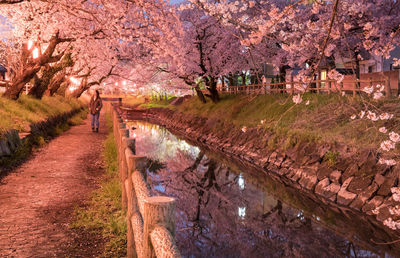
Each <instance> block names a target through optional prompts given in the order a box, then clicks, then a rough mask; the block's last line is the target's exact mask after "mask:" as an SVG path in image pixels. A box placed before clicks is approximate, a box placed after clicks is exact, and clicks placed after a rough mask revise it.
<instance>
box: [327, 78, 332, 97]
mask: <svg viewBox="0 0 400 258" xmlns="http://www.w3.org/2000/svg"><path fill="white" fill-rule="evenodd" d="M331 88H332V81H328V94H331Z"/></svg>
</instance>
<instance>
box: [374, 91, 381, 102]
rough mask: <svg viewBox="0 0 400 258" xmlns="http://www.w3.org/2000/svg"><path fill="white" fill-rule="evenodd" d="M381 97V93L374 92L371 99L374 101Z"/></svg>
mask: <svg viewBox="0 0 400 258" xmlns="http://www.w3.org/2000/svg"><path fill="white" fill-rule="evenodd" d="M382 97H383V94H382V92H375V93H374V97H373V98H374V99H375V100H378V99H381V98H382Z"/></svg>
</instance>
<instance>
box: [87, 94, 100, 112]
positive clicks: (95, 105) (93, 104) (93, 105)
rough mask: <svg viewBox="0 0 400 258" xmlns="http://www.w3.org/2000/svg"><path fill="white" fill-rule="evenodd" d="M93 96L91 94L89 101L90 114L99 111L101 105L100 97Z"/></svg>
mask: <svg viewBox="0 0 400 258" xmlns="http://www.w3.org/2000/svg"><path fill="white" fill-rule="evenodd" d="M95 97H96V96H92V98H91V99H90V103H89V112H90V114H92V115H94V114H98V113H100V110H101V108H102V107H103V102H102V101H101V98H100V97H98V98H97V99H95Z"/></svg>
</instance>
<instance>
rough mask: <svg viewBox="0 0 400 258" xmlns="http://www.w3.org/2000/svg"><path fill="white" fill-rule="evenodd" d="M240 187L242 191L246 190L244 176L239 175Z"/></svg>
mask: <svg viewBox="0 0 400 258" xmlns="http://www.w3.org/2000/svg"><path fill="white" fill-rule="evenodd" d="M238 185H239V188H240V190H244V178H243V175H242V174H240V175H239V179H238Z"/></svg>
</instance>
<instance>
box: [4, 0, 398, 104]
mask: <svg viewBox="0 0 400 258" xmlns="http://www.w3.org/2000/svg"><path fill="white" fill-rule="evenodd" d="M0 14H1V15H2V16H3V18H2V30H1V31H2V36H3V37H2V41H1V44H2V49H3V50H2V51H0V60H2V62H4V63H5V65H6V66H7V67H8V68H11V69H10V70H11V71H12V83H11V86H10V88H9V90H8V91H7V92H6V94H5V96H8V97H10V98H13V99H16V98H18V96H19V94H20V92H21V90H20V89H22V88H23V86H24V85H25V84H26V83H28V82H30V81H31V80H33V79H34V80H36V79H35V78H39V79H40V78H42V77H43V76H45V77H46V76H47V77H46V80H45V84H46V85H53V86H54V85H58V84H61V83H67V84H68V83H71V80H70V78H71V77H72V78H76V79H77V80H78V82H77V84H79V87H78V88H77V89H76V90H77V92H76V93H75V94H74V95H76V96H79V95H80V94H81V93H82V92H83V91H84V90H86V89H88V88H90V87H91V86H94V85H98V84H100V83H103V82H106V81H107V82H109V83H112V84H113V85H114V83H113V82H114V80H120V79H121V78H122V79H124V80H131V81H134V82H136V83H137V84H139V85H142V86H145V85H147V84H148V83H150V82H151V80H154V79H155V78H157V80H160V78H161V80H165V81H167V80H168V81H169V80H172V79H174V80H181V81H182V84H187V85H190V86H191V87H194V88H196V86H197V82H198V81H199V78H200V80H202V81H204V82H205V84H206V85H207V87H208V89H209V90H210V93H211V94H210V96H211V97H212V99H213V98H215V96H213V92H212V91H213V90H215V84H216V82H217V81H218V80H221V78H223V77H224V76H225V77H226V76H229V75H230V74H235V73H236V74H237V73H240V72H242V71H246V70H250V69H252V70H253V71H255V72H256V73H257V70H258V68H259V66H260V64H262V63H264V62H266V63H269V64H272V65H274V67H275V68H276V69H278V70H279V69H281V70H282V69H284V68H285V67H297V68H300V69H302V72H300V73H299V75H298V80H305V79H306V77H310V76H312V75H313V74H314V73H315V72H316V71H317V70H318V68H319V66H320V65H321V64H322V63H324V64H327V63H328V64H334V63H335V60H338V59H340V58H346V59H348V60H350V61H351V62H354V63H355V64H357V62H359V61H360V60H362V59H363V58H365V57H366V56H368V55H374V56H379V57H382V58H389V57H390V53H391V51H393V50H394V49H395V47H396V46H397V45H398V43H399V39H400V37H399V34H400V33H399V31H400V27H399V25H400V24H399V22H400V17H399V16H400V4H399V1H393V0H372V1H370V0H369V1H366V0H362V1H359V0H335V1H324V0H318V1H317V0H316V1H310V0H291V1H287V0H273V1H263V0H251V1H231V0H223V1H217V0H190V1H189V2H186V3H183V4H181V5H171V4H170V3H169V1H166V0H158V1H147V0H109V1H104V0H90V1H85V0H84V1H81V0H79V1H78V0H60V1H55V0H30V1H23V0H9V1H0ZM31 45H32V46H31ZM4 49H6V51H4ZM35 51H36V52H37V54H38V55H39V56H38V57H34V52H35ZM66 55H68V57H69V58H70V61H71V62H69V63H65V58H63V57H65V56H66ZM397 61H398V60H395V62H396V64H397ZM60 62H64V63H63V64H64V65H61V64H60ZM305 64H308V65H307V68H306V67H305ZM54 66H57V67H58V69H55V70H54V69H53V70H52V72H51V73H48V72H49V69H50V68H49V67H54ZM332 68H334V66H332ZM160 73H161V74H162V76H161V77H160V76H155V75H156V74H160ZM331 74H333V75H335V73H331ZM257 76H258V75H257ZM55 81H57V82H58V83H56V82H55ZM178 84H179V83H178ZM174 85H175V86H176V85H177V84H171V83H162V86H164V87H174ZM114 87H117V86H115V85H114ZM44 88H46V86H44ZM46 90H47V92H48V93H50V92H51V93H50V94H52V93H54V92H55V91H54V89H53V90H52V91H49V89H48V88H47V89H43V90H41V91H40V94H36V95H37V97H40V95H42V93H41V92H46ZM11 91H12V92H11ZM43 94H44V93H43ZM213 100H215V99H213Z"/></svg>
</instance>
